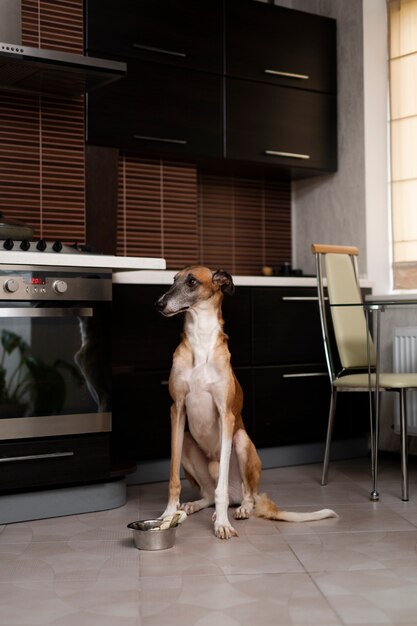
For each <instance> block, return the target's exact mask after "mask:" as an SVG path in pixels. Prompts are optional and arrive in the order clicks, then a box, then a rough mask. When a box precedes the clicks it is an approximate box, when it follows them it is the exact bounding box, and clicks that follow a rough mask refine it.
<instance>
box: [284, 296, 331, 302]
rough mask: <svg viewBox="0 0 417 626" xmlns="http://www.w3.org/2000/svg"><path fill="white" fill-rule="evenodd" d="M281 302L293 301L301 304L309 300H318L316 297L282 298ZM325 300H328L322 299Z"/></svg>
mask: <svg viewBox="0 0 417 626" xmlns="http://www.w3.org/2000/svg"><path fill="white" fill-rule="evenodd" d="M281 299H282V300H285V301H286V302H287V301H289V302H292V301H293V300H294V301H296V302H297V301H301V302H304V301H305V302H309V301H311V300H314V301H317V300H318V296H282V298H281ZM324 299H325V300H328V298H327V296H326V297H325V298H324Z"/></svg>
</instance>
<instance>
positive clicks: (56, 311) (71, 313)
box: [0, 307, 93, 317]
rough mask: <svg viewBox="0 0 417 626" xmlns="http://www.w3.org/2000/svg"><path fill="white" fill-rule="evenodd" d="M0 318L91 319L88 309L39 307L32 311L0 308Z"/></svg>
mask: <svg viewBox="0 0 417 626" xmlns="http://www.w3.org/2000/svg"><path fill="white" fill-rule="evenodd" d="M0 317H93V309H92V308H90V307H81V308H80V307H75V308H74V307H72V308H68V309H67V308H65V307H64V308H61V307H59V308H58V307H45V308H42V307H39V308H33V309H29V308H28V309H26V308H19V307H5V308H4V309H2V308H0Z"/></svg>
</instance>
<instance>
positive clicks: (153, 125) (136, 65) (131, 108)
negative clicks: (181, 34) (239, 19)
mask: <svg viewBox="0 0 417 626" xmlns="http://www.w3.org/2000/svg"><path fill="white" fill-rule="evenodd" d="M222 94H223V90H222V79H221V77H219V76H216V75H214V74H205V73H202V72H196V71H192V70H185V69H183V68H178V67H170V66H168V65H162V64H158V63H143V62H141V61H134V62H131V63H130V64H129V71H128V76H127V78H125V79H123V80H121V81H119V83H118V85H117V87H116V86H114V87H113V86H112V85H109V86H108V87H105V88H103V89H102V90H101V91H100V93H92V94H90V95H89V96H88V116H87V129H86V133H87V140H88V141H89V142H90V143H94V144H98V145H106V146H115V147H119V148H123V149H128V150H132V151H138V152H141V153H144V152H145V153H148V152H151V153H152V152H156V153H158V154H159V153H161V152H163V153H166V154H175V155H186V156H199V155H205V156H210V157H220V156H222V151H223V117H222V101H223V95H222Z"/></svg>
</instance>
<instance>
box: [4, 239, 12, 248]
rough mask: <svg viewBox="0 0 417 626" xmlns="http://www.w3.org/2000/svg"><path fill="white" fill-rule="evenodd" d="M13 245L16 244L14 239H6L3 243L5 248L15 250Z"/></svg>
mask: <svg viewBox="0 0 417 626" xmlns="http://www.w3.org/2000/svg"><path fill="white" fill-rule="evenodd" d="M13 246H14V241H13V239H6V240H5V242H4V244H3V248H4V249H5V250H13Z"/></svg>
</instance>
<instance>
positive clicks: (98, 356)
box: [0, 302, 111, 440]
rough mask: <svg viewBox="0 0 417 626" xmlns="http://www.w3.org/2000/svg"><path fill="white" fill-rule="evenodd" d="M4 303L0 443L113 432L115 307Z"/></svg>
mask: <svg viewBox="0 0 417 626" xmlns="http://www.w3.org/2000/svg"><path fill="white" fill-rule="evenodd" d="M61 304H62V303H60V306H57V305H54V304H53V303H52V304H50V303H48V302H41V303H33V302H12V303H10V302H8V303H5V302H2V303H0V440H10V439H23V438H24V439H27V438H33V437H51V436H56V435H72V434H81V433H97V432H107V431H110V430H111V352H110V351H111V342H110V339H109V329H110V328H111V324H110V315H111V303H110V302H94V303H93V304H89V303H84V302H83V303H82V304H80V305H79V306H78V305H76V304H74V303H63V304H64V306H61Z"/></svg>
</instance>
